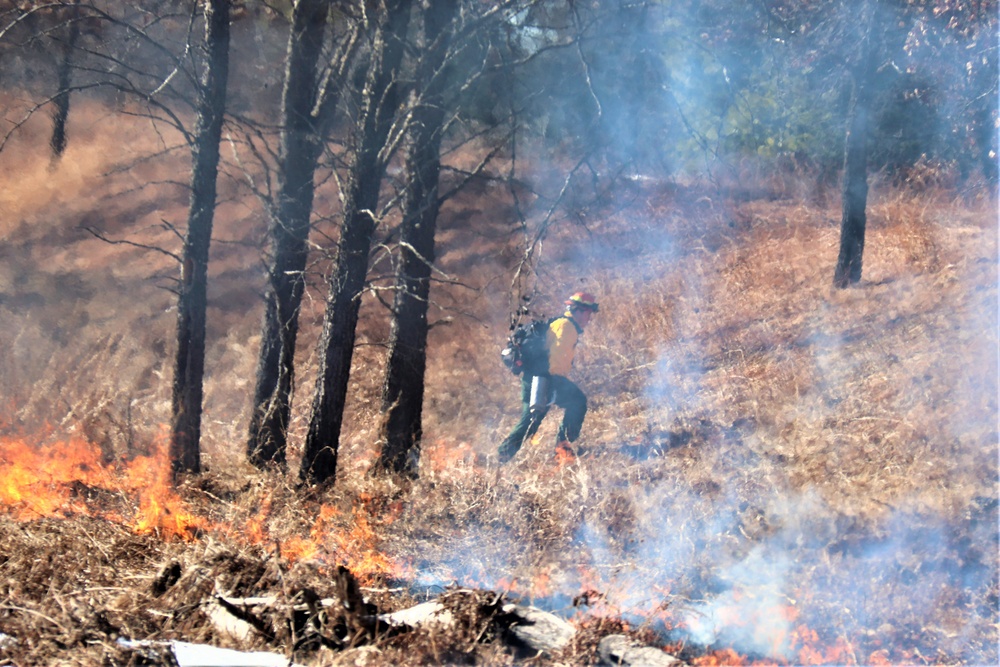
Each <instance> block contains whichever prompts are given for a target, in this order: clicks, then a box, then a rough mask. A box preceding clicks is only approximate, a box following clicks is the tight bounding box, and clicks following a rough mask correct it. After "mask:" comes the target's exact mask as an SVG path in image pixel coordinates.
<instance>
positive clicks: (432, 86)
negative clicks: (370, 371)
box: [374, 0, 458, 475]
mask: <svg viewBox="0 0 1000 667" xmlns="http://www.w3.org/2000/svg"><path fill="white" fill-rule="evenodd" d="M457 10H458V2H457V0H436V1H435V2H432V3H431V4H430V6H429V7H428V8H427V10H426V11H425V12H424V41H425V44H426V45H427V47H428V51H427V53H426V55H425V58H424V60H423V61H422V62H421V65H420V69H419V71H418V85H420V86H421V88H422V93H421V96H420V97H421V99H420V100H419V101H418V102H417V105H416V107H415V108H414V110H413V117H412V119H411V124H410V129H409V135H410V136H409V143H408V147H407V155H406V176H407V179H406V181H407V191H406V194H405V197H404V202H403V222H402V229H401V231H400V250H399V264H398V265H397V270H396V277H395V296H394V297H393V309H392V323H391V325H390V333H389V361H388V366H387V368H386V376H385V382H384V384H383V387H382V424H381V433H380V438H379V440H380V442H381V445H382V451H381V454H380V456H379V458H378V460H377V461H376V464H375V468H374V470H375V471H376V472H383V471H384V472H393V473H398V474H409V475H415V474H416V467H417V466H416V464H417V461H418V456H419V447H420V440H421V437H422V434H423V424H422V412H423V401H424V373H425V370H426V367H427V332H428V322H427V310H428V303H429V301H428V299H429V296H430V278H431V270H432V265H433V262H434V233H435V229H436V226H437V216H438V211H439V209H440V201H439V198H438V177H439V174H440V171H441V135H442V132H443V131H444V121H445V114H446V103H445V100H444V95H443V92H444V87H445V85H446V82H447V79H448V77H447V76H446V74H445V73H444V72H443V71H442V67H443V66H445V59H446V57H447V55H448V46H449V43H450V40H449V39H446V38H445V37H446V35H444V34H443V33H444V31H445V30H446V29H447V28H448V26H449V24H450V23H451V21H452V20H453V19H454V17H455V15H456V14H457Z"/></svg>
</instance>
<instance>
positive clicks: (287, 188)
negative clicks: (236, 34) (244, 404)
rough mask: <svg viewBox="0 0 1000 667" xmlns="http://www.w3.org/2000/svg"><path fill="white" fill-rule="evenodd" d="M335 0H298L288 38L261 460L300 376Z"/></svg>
mask: <svg viewBox="0 0 1000 667" xmlns="http://www.w3.org/2000/svg"><path fill="white" fill-rule="evenodd" d="M329 7H330V2H329V0H298V1H297V2H296V3H295V8H294V10H293V17H292V32H291V35H290V36H289V38H288V55H287V57H286V69H285V87H284V90H283V93H282V102H281V106H282V109H281V117H282V121H283V130H282V133H281V145H280V149H279V151H280V152H279V165H278V193H277V201H276V202H275V203H274V207H273V210H272V211H271V225H270V235H271V251H272V253H273V257H272V259H271V265H270V267H269V271H268V281H267V288H266V293H265V303H264V322H263V325H262V330H261V344H260V354H259V356H258V359H257V373H256V385H255V388H254V396H253V411H252V413H251V417H250V435H249V439H248V442H247V457H248V458H249V460H250V462H251V463H252V464H253V465H255V466H257V467H264V466H266V465H268V464H277V465H279V466H284V465H285V446H286V439H287V435H288V417H289V412H290V408H291V400H292V386H293V380H294V371H295V368H294V357H295V339H296V335H297V333H298V317H299V306H300V305H301V303H302V293H303V290H304V288H305V280H304V275H303V272H304V271H305V268H306V258H307V255H308V246H307V242H308V240H309V222H310V216H311V214H312V204H313V194H314V184H313V177H314V175H315V172H316V161H317V160H318V158H319V154H320V150H321V148H322V143H321V137H320V134H319V128H318V127H317V121H318V119H317V117H316V116H315V115H314V114H313V110H314V106H315V104H314V103H315V96H316V88H317V86H316V84H317V76H316V72H317V61H318V59H319V56H320V54H321V52H322V49H323V37H324V34H325V30H326V21H327V16H328V13H329Z"/></svg>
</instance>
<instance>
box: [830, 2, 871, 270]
mask: <svg viewBox="0 0 1000 667" xmlns="http://www.w3.org/2000/svg"><path fill="white" fill-rule="evenodd" d="M870 9H871V11H872V17H871V19H870V22H869V27H868V30H867V33H866V35H865V37H864V40H863V43H862V57H861V62H860V64H859V65H858V67H857V70H856V72H855V75H854V90H853V91H852V93H851V106H850V110H849V111H848V122H847V138H846V142H845V147H844V185H843V204H842V217H841V221H840V253H839V255H838V257H837V267H836V269H835V271H834V276H833V284H834V285H835V286H836V287H838V288H845V287H848V286H849V285H851V284H855V283H858V282H859V281H860V280H861V267H862V260H863V258H864V250H865V227H866V224H867V215H866V209H867V206H868V134H869V132H870V128H871V114H872V108H871V107H872V99H873V92H874V91H873V83H874V82H873V80H874V78H875V73H876V72H875V67H876V61H875V51H876V45H875V43H874V42H875V40H874V39H873V34H872V32H873V26H874V23H875V22H876V20H877V18H876V11H877V9H878V8H877V3H873V6H871V7H870Z"/></svg>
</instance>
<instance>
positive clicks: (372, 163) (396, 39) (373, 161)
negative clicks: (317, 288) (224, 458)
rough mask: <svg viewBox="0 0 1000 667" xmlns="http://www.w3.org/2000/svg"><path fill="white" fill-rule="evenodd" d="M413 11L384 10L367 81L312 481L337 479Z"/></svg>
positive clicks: (307, 451)
mask: <svg viewBox="0 0 1000 667" xmlns="http://www.w3.org/2000/svg"><path fill="white" fill-rule="evenodd" d="M409 7H410V3H408V2H404V1H401V0H393V1H391V2H386V3H384V5H383V6H382V7H381V8H380V9H379V11H380V12H382V14H381V15H380V16H379V18H378V21H379V25H378V26H377V28H376V31H375V36H374V41H373V47H372V56H371V62H370V64H369V69H368V74H367V76H366V80H365V87H364V92H363V99H362V111H361V116H360V118H359V121H358V131H359V136H358V139H357V141H358V146H357V149H356V153H355V157H354V163H353V165H352V167H351V175H350V177H349V180H348V188H347V192H346V197H345V200H344V222H343V227H342V229H341V236H340V244H339V247H338V254H337V260H336V264H335V266H334V269H333V273H332V274H331V278H330V285H329V295H328V298H327V303H326V312H325V314H324V317H323V333H322V336H321V338H320V343H319V349H320V368H319V374H318V377H317V380H316V389H315V392H314V393H313V402H312V410H311V413H310V419H309V430H308V433H307V434H306V442H305V447H304V449H303V453H302V465H301V469H300V471H299V474H300V477H301V478H302V479H303V480H305V481H308V482H313V483H322V482H325V481H327V480H332V479H333V478H334V477H335V475H336V472H337V452H338V449H339V440H340V429H341V426H342V424H343V416H344V406H345V404H346V402H347V385H348V381H349V378H350V369H351V360H352V358H353V355H354V339H355V334H356V329H357V323H358V309H359V307H360V305H361V292H362V290H363V288H364V285H365V278H366V276H367V273H368V254H369V252H370V250H371V242H372V237H373V235H374V233H375V228H376V223H377V221H376V219H375V217H374V211H375V210H376V209H377V207H378V199H379V189H380V187H381V183H382V176H383V175H384V173H385V164H386V160H387V159H388V157H387V156H386V155H384V154H383V152H384V150H385V149H386V141H387V139H388V136H389V130H390V128H391V125H392V120H393V118H394V116H395V113H396V106H397V103H398V100H399V82H398V81H397V74H398V71H399V67H400V63H401V62H402V59H403V55H404V40H405V37H406V30H407V26H408V24H409V16H410V10H409Z"/></svg>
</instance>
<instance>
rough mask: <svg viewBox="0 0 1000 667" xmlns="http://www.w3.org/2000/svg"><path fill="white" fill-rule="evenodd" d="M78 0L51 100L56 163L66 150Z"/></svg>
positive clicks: (51, 143) (53, 149)
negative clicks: (54, 92)
mask: <svg viewBox="0 0 1000 667" xmlns="http://www.w3.org/2000/svg"><path fill="white" fill-rule="evenodd" d="M79 17H80V0H73V10H72V11H71V12H70V15H69V20H68V25H67V27H66V43H65V44H64V45H63V53H62V60H61V61H60V62H59V74H58V86H59V88H58V90H57V91H56V95H55V97H54V98H53V100H52V104H53V107H54V110H53V113H52V137H51V138H50V139H49V146H50V147H51V148H52V161H53V163H55V162H57V161H58V160H59V158H61V157H62V154H63V152H64V151H65V150H66V122H67V120H68V119H69V95H70V92H69V87H70V84H71V83H72V78H73V50H74V49H76V42H77V40H78V39H79V38H80V24H79V21H78V19H79Z"/></svg>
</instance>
